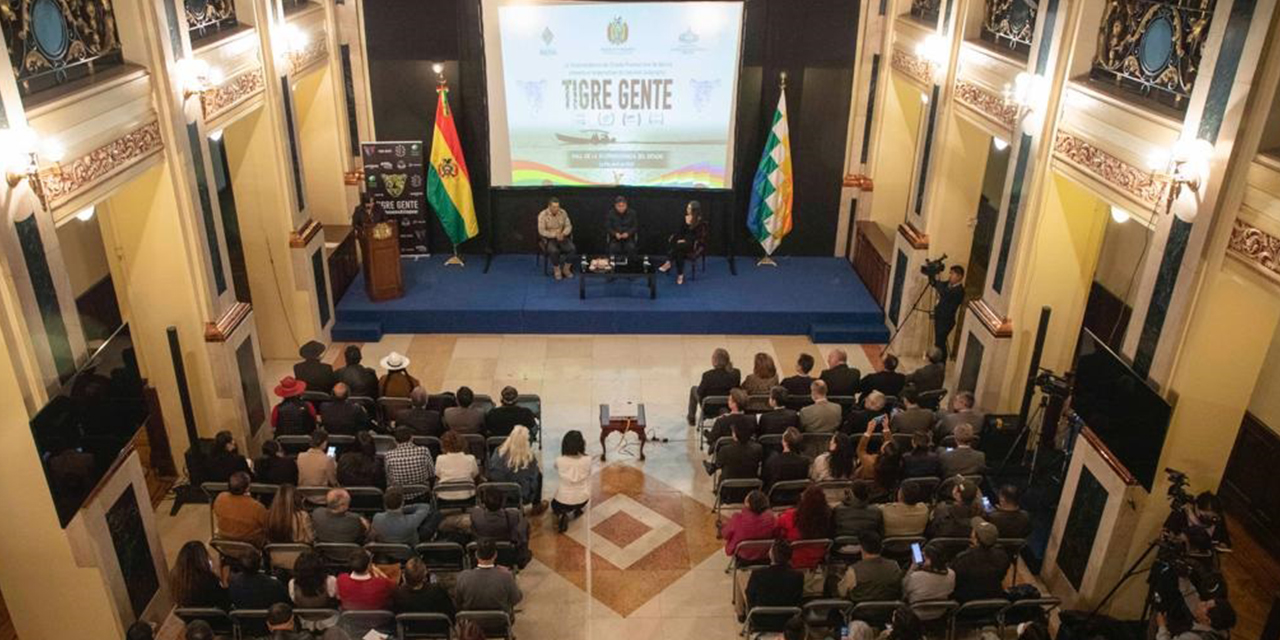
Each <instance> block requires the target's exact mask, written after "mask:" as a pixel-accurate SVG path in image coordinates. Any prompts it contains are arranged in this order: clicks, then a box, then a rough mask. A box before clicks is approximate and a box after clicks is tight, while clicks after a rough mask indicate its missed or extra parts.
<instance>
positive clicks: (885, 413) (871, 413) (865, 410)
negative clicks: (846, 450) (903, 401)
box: [840, 391, 892, 435]
mask: <svg viewBox="0 0 1280 640" xmlns="http://www.w3.org/2000/svg"><path fill="white" fill-rule="evenodd" d="M887 405H888V398H886V397H885V395H884V394H883V393H880V392H879V391H872V392H870V393H868V394H867V395H865V396H863V398H862V407H861V408H859V407H856V406H855V407H854V408H853V410H852V411H850V412H849V417H847V418H845V420H844V424H843V425H841V427H840V430H841V431H844V432H845V433H847V434H849V435H854V434H856V433H862V430H863V429H866V428H867V424H868V423H870V422H875V423H877V424H879V423H884V424H888V423H889V417H890V414H891V411H892V407H889V406H887Z"/></svg>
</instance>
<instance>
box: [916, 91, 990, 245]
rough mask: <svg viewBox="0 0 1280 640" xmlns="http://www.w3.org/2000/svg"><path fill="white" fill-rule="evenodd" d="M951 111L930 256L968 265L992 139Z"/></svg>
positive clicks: (935, 201)
mask: <svg viewBox="0 0 1280 640" xmlns="http://www.w3.org/2000/svg"><path fill="white" fill-rule="evenodd" d="M956 111H957V110H956V109H952V110H951V115H950V116H949V117H950V118H951V123H950V124H951V126H950V127H948V133H947V136H946V141H945V142H944V143H943V144H942V145H941V146H942V148H941V149H940V151H941V156H940V158H941V160H942V162H941V163H939V171H940V176H939V177H940V178H941V181H940V182H939V183H937V184H936V185H935V189H937V190H936V191H935V192H934V194H933V196H932V198H933V199H932V201H929V202H928V203H927V204H928V207H929V229H928V234H929V255H931V256H940V255H942V254H944V253H945V254H947V256H948V260H947V263H948V264H960V265H967V264H968V263H969V251H970V249H972V248H973V228H974V224H975V222H976V220H977V215H978V198H979V197H980V196H981V195H982V182H983V178H984V175H983V174H984V173H986V168H987V155H988V151H989V150H990V148H991V136H990V135H988V134H987V132H986V131H984V130H982V129H980V128H978V127H977V126H975V125H974V124H973V123H971V122H969V121H967V120H965V119H964V118H961V117H959V116H958V115H955V114H956Z"/></svg>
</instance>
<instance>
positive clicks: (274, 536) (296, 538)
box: [267, 484, 315, 544]
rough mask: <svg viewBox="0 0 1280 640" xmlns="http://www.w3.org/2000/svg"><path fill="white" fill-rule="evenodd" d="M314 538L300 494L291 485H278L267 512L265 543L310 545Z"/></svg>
mask: <svg viewBox="0 0 1280 640" xmlns="http://www.w3.org/2000/svg"><path fill="white" fill-rule="evenodd" d="M314 537H315V535H314V533H313V532H312V530H311V518H310V517H309V516H308V515H307V511H306V509H305V505H303V504H302V493H301V492H299V491H298V489H297V487H294V486H293V485H291V484H282V485H280V488H279V489H278V490H277V491H276V497H275V498H272V500H271V508H270V509H268V510H267V542H268V543H271V544H285V543H290V542H303V543H310V542H311V541H312V539H313V538H314Z"/></svg>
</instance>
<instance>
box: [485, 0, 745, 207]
mask: <svg viewBox="0 0 1280 640" xmlns="http://www.w3.org/2000/svg"><path fill="white" fill-rule="evenodd" d="M742 12H743V8H742V2H740V1H738V2H582V1H578V2H571V1H563V0H561V1H554V0H547V1H530V0H484V3H483V14H484V34H485V37H484V49H485V73H486V76H487V83H488V87H487V88H488V103H489V147H490V148H489V153H490V162H491V169H492V172H491V173H492V181H493V185H494V186H521V187H524V186H529V187H534V186H609V185H629V186H652V187H682V188H711V189H727V188H730V187H732V184H731V174H732V167H733V139H734V114H735V102H736V98H737V87H738V69H739V58H740V51H741V43H742Z"/></svg>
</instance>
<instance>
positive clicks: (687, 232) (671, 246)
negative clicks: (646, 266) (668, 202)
mask: <svg viewBox="0 0 1280 640" xmlns="http://www.w3.org/2000/svg"><path fill="white" fill-rule="evenodd" d="M701 227H702V205H700V204H698V201H697V200H690V201H689V204H687V205H685V208H684V224H682V225H680V230H679V231H677V232H675V233H674V234H672V235H671V237H670V238H668V239H667V256H668V259H667V261H666V262H665V263H663V265H662V266H661V267H658V271H661V272H663V273H666V272H668V271H670V270H671V264H672V262H674V263H675V265H676V284H684V261H685V259H686V258H688V257H689V254H690V253H693V250H694V246H695V245H696V244H697V243H698V241H699V240H701V236H702V228H701Z"/></svg>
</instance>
